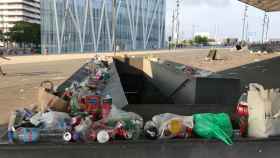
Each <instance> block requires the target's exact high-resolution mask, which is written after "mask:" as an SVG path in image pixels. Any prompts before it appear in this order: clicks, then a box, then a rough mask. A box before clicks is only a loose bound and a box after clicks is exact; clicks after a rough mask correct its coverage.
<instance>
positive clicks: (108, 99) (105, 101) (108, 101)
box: [102, 95, 113, 105]
mask: <svg viewBox="0 0 280 158" xmlns="http://www.w3.org/2000/svg"><path fill="white" fill-rule="evenodd" d="M102 102H103V104H105V103H107V104H110V105H112V104H113V98H112V97H111V96H110V95H106V96H105V97H104V98H103V99H102Z"/></svg>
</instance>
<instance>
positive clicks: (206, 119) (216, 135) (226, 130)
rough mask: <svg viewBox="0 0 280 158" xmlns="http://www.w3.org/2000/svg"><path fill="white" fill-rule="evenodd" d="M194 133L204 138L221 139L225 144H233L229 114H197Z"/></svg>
mask: <svg viewBox="0 0 280 158" xmlns="http://www.w3.org/2000/svg"><path fill="white" fill-rule="evenodd" d="M194 122H195V126H194V132H195V133H196V134H197V135H198V136H201V137H203V138H207V139H219V140H222V141H223V142H224V143H226V144H228V145H231V144H233V142H232V140H231V138H232V136H233V129H232V124H231V121H230V117H229V115H228V114H225V113H221V114H210V113H208V114H196V115H194Z"/></svg>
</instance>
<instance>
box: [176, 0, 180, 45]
mask: <svg viewBox="0 0 280 158" xmlns="http://www.w3.org/2000/svg"><path fill="white" fill-rule="evenodd" d="M180 2H181V1H180V0H177V1H176V3H177V9H176V12H177V17H176V19H177V29H176V33H177V39H176V47H177V46H178V44H179V37H180Z"/></svg>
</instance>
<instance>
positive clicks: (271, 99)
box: [248, 84, 280, 138]
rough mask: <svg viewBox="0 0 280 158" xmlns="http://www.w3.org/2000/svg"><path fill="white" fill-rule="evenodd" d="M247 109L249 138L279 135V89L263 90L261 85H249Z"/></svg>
mask: <svg viewBox="0 0 280 158" xmlns="http://www.w3.org/2000/svg"><path fill="white" fill-rule="evenodd" d="M248 108H249V128H248V135H249V136H250V137H255V138H267V137H269V136H277V135H280V93H279V89H270V90H265V89H264V88H263V86H262V85H259V84H250V89H249V91H248Z"/></svg>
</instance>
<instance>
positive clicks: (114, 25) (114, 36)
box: [112, 0, 117, 56]
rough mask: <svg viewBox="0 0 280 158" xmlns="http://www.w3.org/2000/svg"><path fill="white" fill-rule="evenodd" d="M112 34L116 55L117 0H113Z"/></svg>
mask: <svg viewBox="0 0 280 158" xmlns="http://www.w3.org/2000/svg"><path fill="white" fill-rule="evenodd" d="M112 36H113V51H114V56H116V53H117V48H116V0H112Z"/></svg>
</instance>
